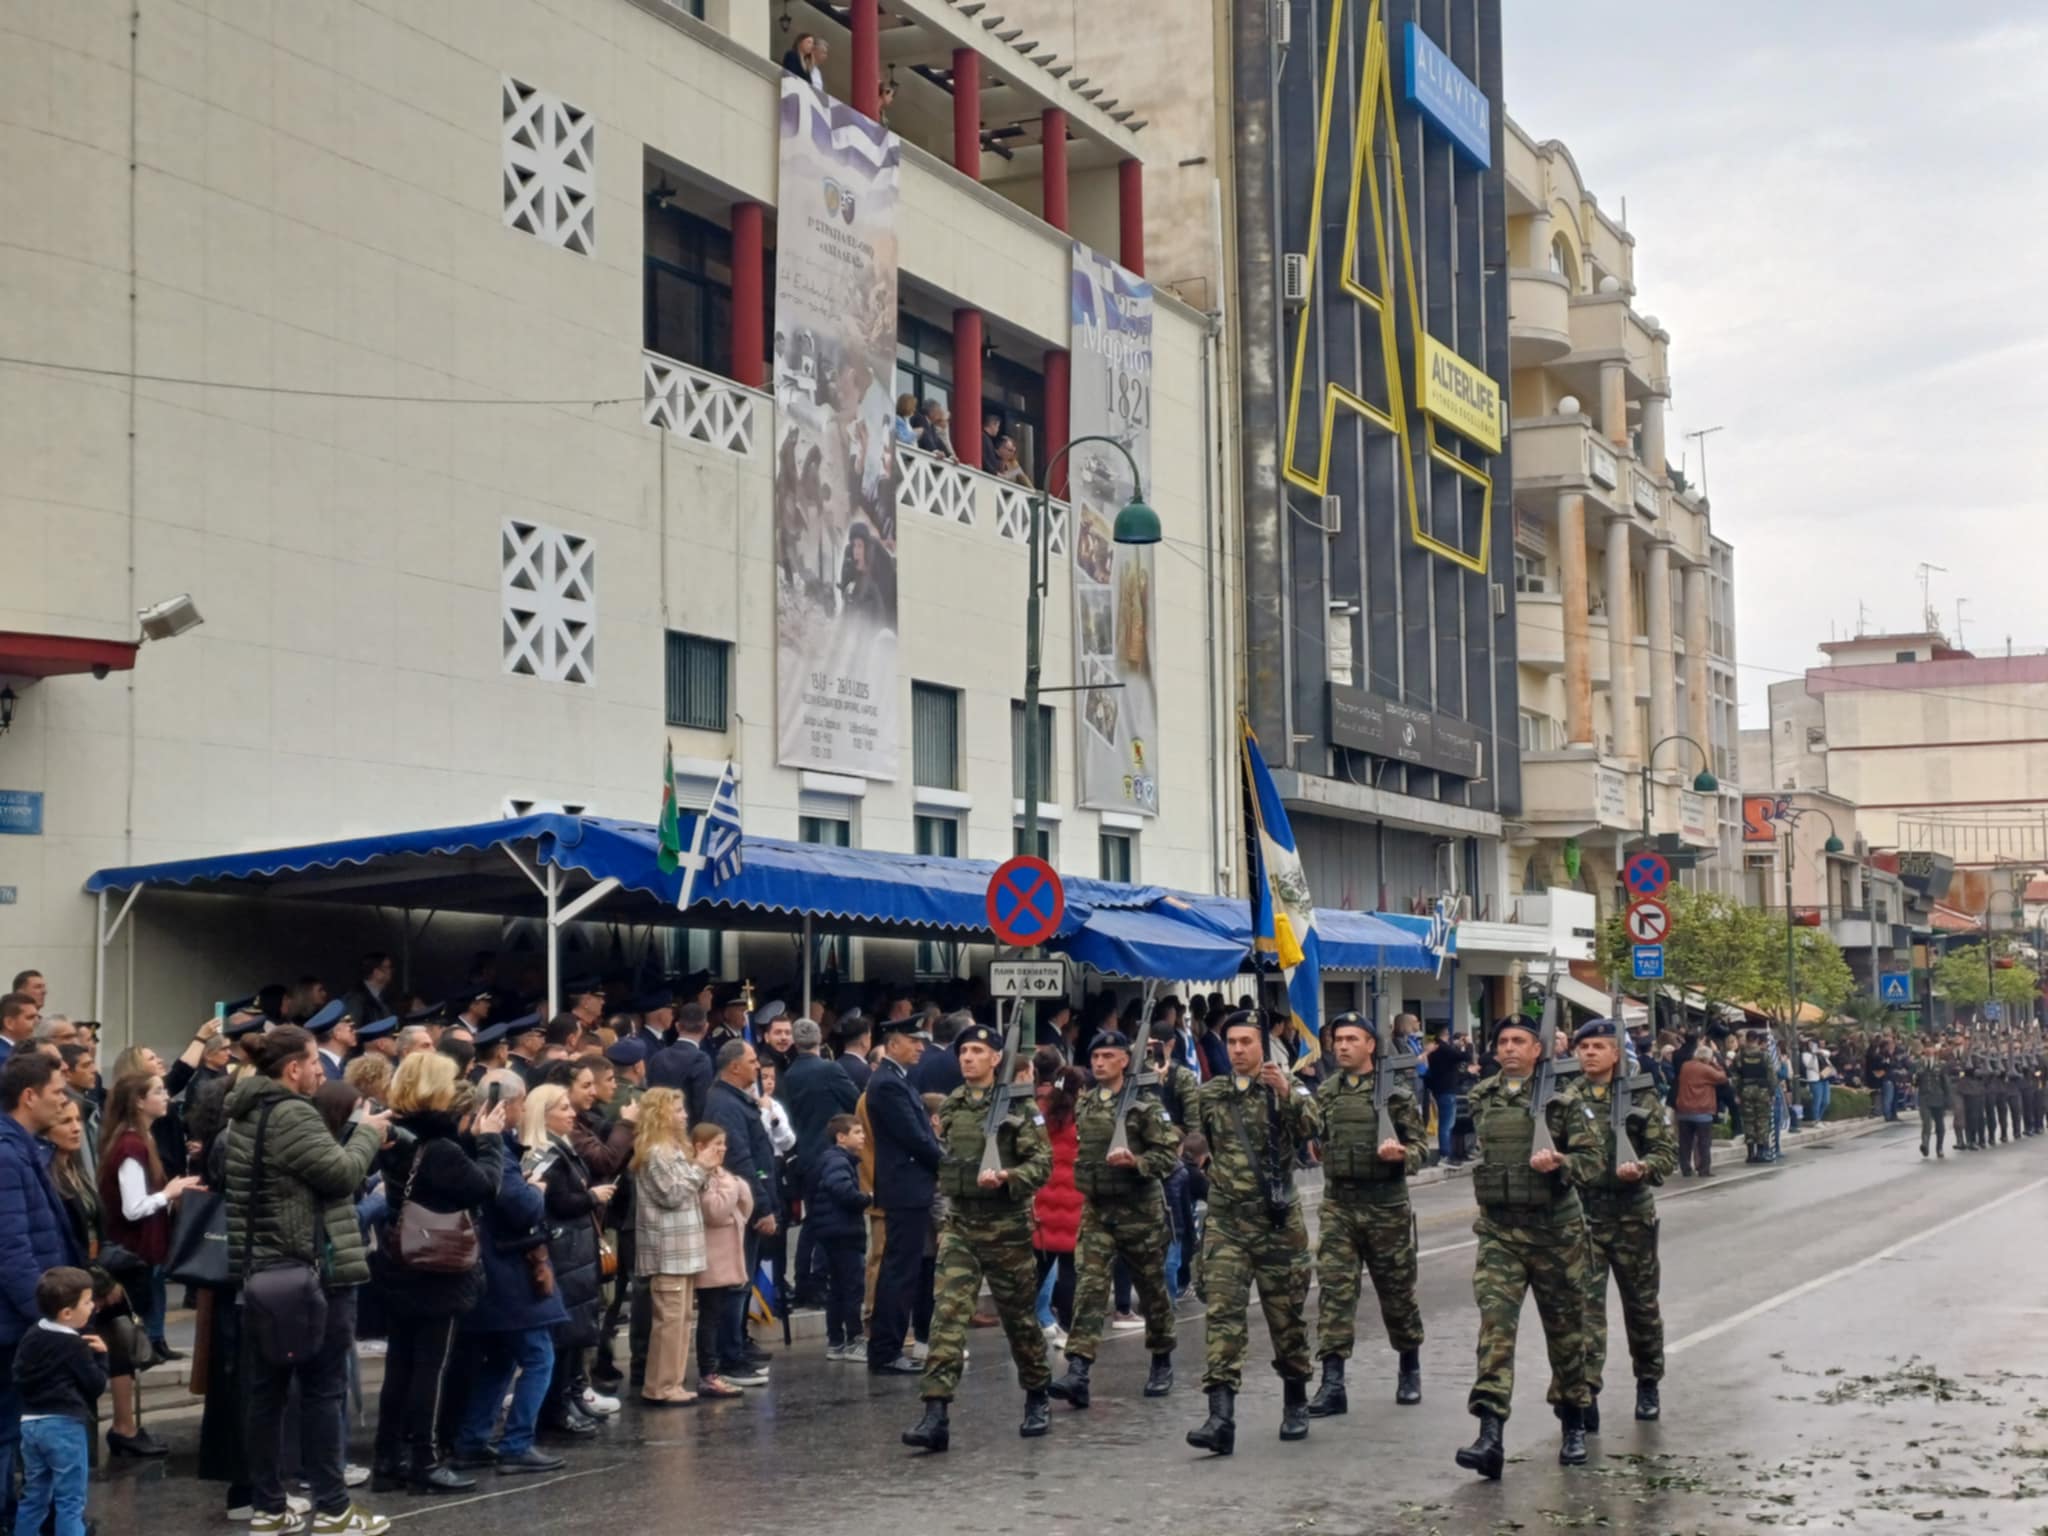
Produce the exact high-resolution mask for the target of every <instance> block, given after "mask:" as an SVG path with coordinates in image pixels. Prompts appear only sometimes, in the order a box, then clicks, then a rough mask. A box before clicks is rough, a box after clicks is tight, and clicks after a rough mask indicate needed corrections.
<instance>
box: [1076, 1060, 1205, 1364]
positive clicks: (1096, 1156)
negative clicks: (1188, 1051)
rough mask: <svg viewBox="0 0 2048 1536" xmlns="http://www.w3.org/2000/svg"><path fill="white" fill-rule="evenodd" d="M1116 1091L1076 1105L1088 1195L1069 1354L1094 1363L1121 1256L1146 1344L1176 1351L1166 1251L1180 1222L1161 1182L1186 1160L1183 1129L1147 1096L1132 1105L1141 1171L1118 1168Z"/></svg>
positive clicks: (1080, 1181) (1133, 1141) (1130, 1135)
mask: <svg viewBox="0 0 2048 1536" xmlns="http://www.w3.org/2000/svg"><path fill="white" fill-rule="evenodd" d="M1117 1097H1118V1096H1117V1095H1116V1094H1114V1093H1111V1092H1110V1091H1109V1090H1107V1089H1104V1088H1091V1089H1090V1090H1089V1091H1088V1092H1086V1093H1084V1094H1083V1095H1082V1096H1081V1101H1080V1103H1078V1104H1076V1105H1075V1106H1074V1131H1075V1136H1076V1145H1075V1151H1074V1184H1075V1187H1076V1188H1078V1189H1079V1190H1080V1191H1081V1193H1082V1195H1083V1196H1084V1197H1085V1203H1084V1204H1083V1205H1082V1207H1081V1235H1080V1238H1079V1240H1078V1242H1077V1243H1076V1244H1075V1248H1074V1259H1075V1263H1076V1265H1077V1266H1078V1268H1079V1279H1078V1283H1077V1286H1076V1289H1075V1292H1074V1327H1073V1331H1072V1332H1071V1333H1069V1334H1068V1335H1067V1357H1068V1358H1069V1359H1077V1360H1093V1359H1094V1358H1095V1351H1096V1347H1097V1346H1098V1345H1099V1344H1100V1343H1101V1341H1102V1314H1103V1311H1104V1310H1105V1308H1107V1306H1108V1305H1109V1285H1110V1274H1111V1271H1112V1270H1113V1269H1114V1268H1115V1267H1116V1261H1117V1260H1118V1259H1122V1260H1123V1261H1124V1262H1125V1263H1126V1264H1128V1265H1129V1266H1130V1268H1131V1283H1132V1285H1133V1286H1135V1287H1136V1289H1137V1292H1138V1301H1139V1304H1140V1305H1141V1307H1142V1308H1143V1309H1144V1313H1145V1348H1146V1349H1147V1350H1149V1351H1150V1352H1151V1353H1152V1354H1155V1355H1163V1354H1166V1353H1168V1352H1169V1351H1170V1350H1172V1348H1173V1292H1172V1291H1170V1290H1168V1289H1167V1286H1166V1249H1167V1245H1168V1244H1169V1243H1171V1242H1172V1241H1173V1227H1172V1224H1171V1222H1170V1221H1169V1220H1168V1218H1167V1214H1166V1193H1165V1190H1164V1189H1163V1188H1162V1186H1161V1183H1160V1181H1161V1180H1162V1179H1164V1178H1165V1177H1166V1176H1167V1175H1168V1174H1170V1173H1172V1172H1173V1170H1174V1168H1175V1167H1176V1166H1178V1164H1179V1163H1180V1132H1179V1131H1177V1130H1175V1129H1174V1128H1173V1121H1172V1119H1171V1118H1170V1117H1169V1116H1168V1115H1167V1113H1166V1107H1165V1106H1164V1105H1163V1104H1161V1103H1160V1102H1159V1101H1158V1100H1157V1099H1153V1098H1149V1097H1141V1098H1139V1099H1138V1101H1137V1102H1136V1103H1135V1104H1133V1105H1132V1106H1131V1114H1130V1124H1129V1129H1128V1130H1127V1131H1126V1132H1125V1137H1126V1140H1128V1142H1129V1143H1130V1148H1131V1152H1132V1155H1134V1156H1135V1157H1136V1158H1137V1159H1138V1166H1137V1167H1136V1168H1112V1167H1111V1166H1110V1165H1109V1164H1108V1162H1106V1161H1105V1159H1106V1158H1107V1157H1108V1156H1109V1139H1110V1137H1111V1136H1112V1135H1113V1134H1115V1131H1116V1101H1117Z"/></svg>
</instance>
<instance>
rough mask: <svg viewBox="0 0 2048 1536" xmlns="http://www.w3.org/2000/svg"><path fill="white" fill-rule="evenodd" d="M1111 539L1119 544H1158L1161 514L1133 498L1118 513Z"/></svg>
mask: <svg viewBox="0 0 2048 1536" xmlns="http://www.w3.org/2000/svg"><path fill="white" fill-rule="evenodd" d="M1110 537H1111V538H1113V539H1115V540H1116V542H1117V543H1119V544H1157V543H1158V542H1159V539H1160V531H1159V514H1158V513H1157V512H1154V511H1153V510H1152V509H1151V508H1150V507H1148V506H1146V505H1145V503H1144V502H1142V501H1140V500H1138V498H1137V497H1135V496H1133V497H1132V498H1131V499H1130V500H1129V501H1128V502H1126V503H1125V505H1124V509H1123V510H1122V511H1121V512H1119V513H1117V515H1116V526H1115V527H1114V528H1113V529H1112V530H1111V532H1110Z"/></svg>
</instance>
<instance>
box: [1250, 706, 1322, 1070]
mask: <svg viewBox="0 0 2048 1536" xmlns="http://www.w3.org/2000/svg"><path fill="white" fill-rule="evenodd" d="M1239 730H1240V732H1241V734H1242V736H1243V748H1244V771H1245V780H1246V782H1247V783H1249V784H1250V786H1251V791H1252V820H1253V823H1254V826H1253V829H1252V833H1253V835H1252V838H1251V844H1252V847H1251V853H1252V868H1253V878H1252V943H1253V947H1254V948H1256V949H1257V950H1258V952H1259V953H1260V954H1262V955H1271V956H1273V958H1274V959H1275V960H1277V961H1278V962H1279V965H1280V971H1281V974H1282V975H1283V976H1284V977H1285V978H1286V982H1287V1006H1288V1011H1289V1012H1290V1013H1292V1014H1293V1016H1294V1033H1295V1036H1296V1038H1297V1039H1298V1040H1299V1041H1300V1043H1301V1046H1302V1048H1303V1049H1304V1050H1306V1051H1307V1052H1309V1053H1310V1054H1314V1053H1315V1052H1316V1051H1317V1050H1318V1049H1319V1047H1318V1045H1317V1041H1318V1039H1319V1038H1320V1036H1321V1031H1322V1023H1323V967H1322V959H1321V952H1322V949H1321V944H1320V942H1319V940H1318V939H1317V937H1316V907H1315V901H1314V899H1313V898H1312V897H1311V896H1310V895H1309V889H1308V876H1307V875H1305V874H1304V873H1303V872H1302V868H1301V855H1300V854H1299V853H1297V852H1296V851H1295V848H1294V830H1293V828H1292V827H1290V826H1289V825H1288V824H1287V808H1286V807H1285V806H1284V805H1282V804H1281V803H1280V791H1279V790H1278V789H1276V788H1274V785H1273V775H1272V773H1271V771H1270V770H1268V769H1267V767H1266V759H1265V757H1264V756H1263V755H1262V754H1261V753H1260V751H1259V738H1258V737H1257V736H1255V735H1253V734H1252V728H1251V725H1250V723H1249V722H1248V721H1244V720H1242V719H1241V720H1240V721H1239Z"/></svg>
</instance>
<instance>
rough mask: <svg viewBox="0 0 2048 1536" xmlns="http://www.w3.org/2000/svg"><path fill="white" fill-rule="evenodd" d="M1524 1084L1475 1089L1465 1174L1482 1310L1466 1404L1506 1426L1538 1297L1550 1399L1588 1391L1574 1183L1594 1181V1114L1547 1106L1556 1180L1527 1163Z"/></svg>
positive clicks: (1566, 1102)
mask: <svg viewBox="0 0 2048 1536" xmlns="http://www.w3.org/2000/svg"><path fill="white" fill-rule="evenodd" d="M1529 1092H1530V1084H1529V1079H1527V1078H1522V1079H1515V1078H1510V1077H1509V1076H1508V1075H1507V1074H1506V1073H1500V1074H1497V1075H1496V1076H1493V1077H1490V1078H1487V1079H1486V1080H1485V1081H1484V1082H1482V1083H1480V1084H1479V1086H1478V1087H1476V1088H1474V1089H1473V1090H1472V1094H1471V1099H1470V1104H1471V1111H1472V1123H1473V1126H1474V1128H1475V1129H1476V1130H1477V1131H1478V1134H1479V1162H1478V1164H1477V1166H1475V1168H1474V1169H1473V1173H1472V1192H1473V1198H1474V1199H1475V1200H1477V1201H1478V1203H1479V1219H1478V1220H1477V1221H1475V1222H1473V1224H1472V1230H1473V1232H1474V1233H1475V1234H1476V1235H1477V1236H1478V1238H1479V1256H1478V1260H1477V1263H1476V1264H1475V1266H1474V1268H1473V1272H1472V1294H1473V1296H1474V1297H1475V1298H1476V1299H1477V1300H1478V1303H1479V1376H1478V1379H1477V1380H1476V1381H1474V1382H1473V1384H1472V1392H1471V1396H1470V1397H1469V1399H1468V1400H1467V1406H1468V1407H1469V1408H1470V1410H1471V1411H1472V1413H1473V1414H1474V1415H1475V1416H1476V1415H1478V1414H1482V1413H1490V1414H1492V1415H1494V1416H1495V1417H1496V1418H1499V1419H1500V1420H1502V1421H1503V1422H1505V1421H1506V1419H1507V1417H1508V1412H1509V1409H1510V1407H1511V1405H1512V1402H1513V1399H1514V1395H1515V1332H1516V1329H1517V1328H1518V1327H1519V1325H1520V1323H1521V1320H1522V1298H1523V1296H1524V1295H1525V1294H1526V1293H1527V1292H1528V1291H1530V1290H1534V1291H1535V1292H1536V1311H1537V1314H1538V1316H1540V1317H1541V1318H1542V1320H1543V1336H1544V1341H1545V1343H1546V1344H1547V1345H1548V1347H1549V1351H1550V1398H1551V1401H1552V1402H1554V1403H1570V1404H1576V1405H1577V1406H1579V1407H1581V1408H1583V1407H1585V1406H1586V1403H1587V1401H1588V1395H1587V1390H1586V1336H1585V1311H1586V1290H1587V1281H1586V1270H1587V1267H1588V1261H1587V1255H1586V1218H1585V1212H1584V1210H1583V1208H1582V1207H1581V1206H1580V1204H1579V1197H1578V1194H1577V1192H1576V1189H1575V1187H1574V1186H1576V1185H1579V1184H1586V1183H1591V1182H1592V1181H1593V1180H1594V1179H1596V1178H1598V1177H1599V1175H1600V1170H1601V1168H1602V1166H1603V1163H1602V1158H1603V1154H1604V1149H1603V1147H1602V1145H1601V1142H1600V1139H1599V1138H1598V1137H1597V1136H1596V1135H1594V1134H1593V1123H1592V1122H1593V1117H1592V1116H1591V1115H1589V1114H1588V1113H1587V1111H1586V1109H1585V1107H1584V1106H1583V1105H1580V1104H1577V1103H1575V1102H1573V1101H1572V1100H1570V1099H1569V1098H1563V1097H1560V1098H1554V1099H1552V1100H1551V1102H1550V1104H1549V1106H1548V1119H1549V1124H1550V1134H1551V1139H1552V1140H1553V1141H1555V1142H1556V1143H1557V1150H1558V1151H1559V1152H1561V1153H1563V1154H1564V1158H1565V1166H1564V1167H1562V1168H1560V1169H1559V1170H1558V1171H1557V1172H1556V1173H1549V1174H1544V1173H1538V1172H1536V1170H1535V1169H1533V1168H1531V1167H1530V1166H1529V1156H1530V1150H1531V1141H1532V1138H1533V1136H1534V1132H1535V1121H1534V1120H1533V1119H1532V1118H1531V1116H1530V1114H1529Z"/></svg>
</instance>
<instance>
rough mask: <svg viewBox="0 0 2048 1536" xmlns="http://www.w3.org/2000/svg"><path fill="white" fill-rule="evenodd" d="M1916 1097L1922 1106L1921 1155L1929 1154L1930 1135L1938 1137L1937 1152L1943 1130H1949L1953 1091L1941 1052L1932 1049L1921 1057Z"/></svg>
mask: <svg viewBox="0 0 2048 1536" xmlns="http://www.w3.org/2000/svg"><path fill="white" fill-rule="evenodd" d="M1913 1097H1914V1098H1915V1099H1916V1100H1917V1101H1918V1102H1919V1105H1920V1155H1921V1156H1922V1157H1925V1156H1926V1155H1927V1138H1928V1134H1929V1133H1930V1132H1931V1133H1932V1134H1933V1136H1934V1147H1935V1150H1936V1151H1940V1150H1941V1138H1942V1133H1943V1132H1944V1131H1945V1130H1946V1129H1947V1126H1946V1125H1945V1123H1944V1117H1945V1116H1946V1115H1947V1114H1948V1110H1949V1101H1950V1098H1951V1097H1952V1095H1951V1094H1950V1092H1949V1080H1948V1063H1947V1062H1945V1061H1943V1060H1942V1059H1941V1056H1940V1054H1939V1053H1938V1052H1933V1051H1930V1052H1928V1054H1927V1055H1925V1056H1922V1057H1921V1058H1920V1061H1919V1064H1918V1065H1917V1066H1915V1067H1914V1068H1913Z"/></svg>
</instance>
